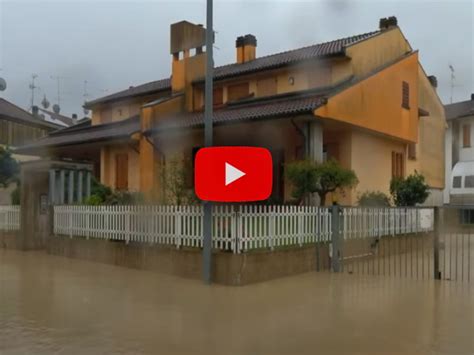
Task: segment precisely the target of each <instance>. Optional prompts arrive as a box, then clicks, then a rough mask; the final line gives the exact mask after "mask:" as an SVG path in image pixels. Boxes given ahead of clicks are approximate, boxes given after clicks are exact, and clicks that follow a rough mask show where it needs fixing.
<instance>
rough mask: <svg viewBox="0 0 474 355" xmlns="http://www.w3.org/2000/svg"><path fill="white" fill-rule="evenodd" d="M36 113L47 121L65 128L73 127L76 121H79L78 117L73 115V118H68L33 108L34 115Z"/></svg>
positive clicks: (39, 108)
mask: <svg viewBox="0 0 474 355" xmlns="http://www.w3.org/2000/svg"><path fill="white" fill-rule="evenodd" d="M35 111H36V115H38V116H39V117H41V118H42V119H44V120H45V121H47V122H51V123H54V124H57V125H60V126H63V127H69V126H73V125H75V124H76V121H77V115H73V117H68V116H64V115H61V114H60V113H56V112H53V111H49V110H45V109H43V108H41V107H37V106H34V107H33V114H35Z"/></svg>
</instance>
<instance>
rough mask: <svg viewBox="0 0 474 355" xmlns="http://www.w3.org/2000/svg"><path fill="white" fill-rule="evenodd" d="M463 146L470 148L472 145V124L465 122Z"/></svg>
mask: <svg viewBox="0 0 474 355" xmlns="http://www.w3.org/2000/svg"><path fill="white" fill-rule="evenodd" d="M462 146H463V148H469V147H470V146H471V125H470V124H465V125H463V126H462Z"/></svg>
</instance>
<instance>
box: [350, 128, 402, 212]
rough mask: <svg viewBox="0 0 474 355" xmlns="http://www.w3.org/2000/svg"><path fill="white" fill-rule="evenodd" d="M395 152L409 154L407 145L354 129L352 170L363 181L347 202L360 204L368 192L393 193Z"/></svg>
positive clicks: (352, 135)
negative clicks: (361, 195) (393, 155)
mask: <svg viewBox="0 0 474 355" xmlns="http://www.w3.org/2000/svg"><path fill="white" fill-rule="evenodd" d="M392 152H397V153H404V154H405V152H406V144H405V143H404V142H401V141H396V140H393V139H389V138H387V137H383V136H380V135H375V134H373V133H370V132H364V131H360V130H353V131H352V132H351V152H350V156H351V169H353V170H354V171H355V173H356V175H357V177H358V178H359V184H358V185H357V187H356V188H355V189H354V191H353V192H352V194H351V198H350V200H349V201H347V202H348V203H349V204H355V203H357V199H358V196H359V195H360V194H362V193H364V192H366V191H381V192H383V193H385V194H387V195H388V194H389V193H390V190H389V189H390V180H391V179H392ZM405 162H406V154H405Z"/></svg>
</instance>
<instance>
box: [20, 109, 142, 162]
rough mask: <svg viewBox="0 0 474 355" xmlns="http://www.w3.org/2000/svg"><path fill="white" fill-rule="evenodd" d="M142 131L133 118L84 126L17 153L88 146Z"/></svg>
mask: <svg viewBox="0 0 474 355" xmlns="http://www.w3.org/2000/svg"><path fill="white" fill-rule="evenodd" d="M139 131H140V117H139V116H133V117H130V118H128V119H126V120H122V121H119V122H113V123H106V124H101V125H94V126H90V125H84V126H83V127H75V126H72V127H69V128H65V129H63V130H61V131H57V132H55V133H54V134H51V135H49V136H46V137H44V138H41V139H38V140H37V141H35V142H33V143H31V144H28V145H25V146H22V147H18V148H17V149H15V153H23V152H24V153H28V152H32V151H37V149H41V148H48V147H52V146H67V145H78V144H87V143H91V142H99V141H104V142H106V141H107V140H111V139H127V138H130V136H131V135H132V134H134V133H137V132H139Z"/></svg>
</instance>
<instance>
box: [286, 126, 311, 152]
mask: <svg viewBox="0 0 474 355" xmlns="http://www.w3.org/2000/svg"><path fill="white" fill-rule="evenodd" d="M290 121H291V124H292V125H293V127H295V130H296V132H297V133H298V134H299V135H300V137H301V138H303V143H304V157H305V158H307V157H308V154H309V139H308V137H309V122H307V123H305V124H304V128H301V127H300V126H298V124H297V123H296V122H295V120H294V119H293V118H292V119H291V120H290Z"/></svg>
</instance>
